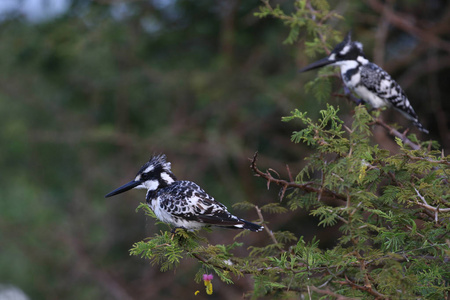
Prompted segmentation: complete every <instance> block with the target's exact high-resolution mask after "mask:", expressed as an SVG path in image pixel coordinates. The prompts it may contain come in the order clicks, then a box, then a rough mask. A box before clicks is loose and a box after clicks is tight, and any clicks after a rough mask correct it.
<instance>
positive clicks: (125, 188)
mask: <svg viewBox="0 0 450 300" xmlns="http://www.w3.org/2000/svg"><path fill="white" fill-rule="evenodd" d="M140 184H141V182H140V181H135V180H133V181H130V182H128V183H126V184H124V185H122V186H121V187H118V188H117V189H115V190H114V191H112V192H111V193H108V194H106V196H105V198H107V197H111V196H114V195H117V194H120V193H123V192H126V191H129V190H131V189H132V188H135V187H137V186H138V185H140Z"/></svg>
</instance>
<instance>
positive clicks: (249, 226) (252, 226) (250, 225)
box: [241, 219, 264, 232]
mask: <svg viewBox="0 0 450 300" xmlns="http://www.w3.org/2000/svg"><path fill="white" fill-rule="evenodd" d="M241 221H242V222H243V223H244V224H242V227H241V228H244V229H247V230H250V231H255V232H257V231H261V230H263V229H264V226H261V225H258V224H255V223H251V222H248V221H245V220H242V219H241Z"/></svg>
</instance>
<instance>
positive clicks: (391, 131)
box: [374, 118, 420, 150]
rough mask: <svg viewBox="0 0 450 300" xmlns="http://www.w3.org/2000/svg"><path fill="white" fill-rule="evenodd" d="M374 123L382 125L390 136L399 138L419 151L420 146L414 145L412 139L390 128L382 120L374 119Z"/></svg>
mask: <svg viewBox="0 0 450 300" xmlns="http://www.w3.org/2000/svg"><path fill="white" fill-rule="evenodd" d="M374 123H375V124H377V125H380V126H381V127H383V128H385V129H386V130H387V131H388V132H389V134H390V135H392V136H395V137H398V138H399V139H401V140H402V142H403V143H404V144H406V145H408V146H410V147H411V148H412V149H413V150H419V149H420V145H417V144H415V143H413V142H412V141H411V140H410V139H408V138H407V137H406V136H405V135H404V134H403V133H400V132H399V131H398V130H397V129H395V128H393V127H391V126H389V125H388V124H386V123H384V122H383V121H382V120H381V119H380V118H376V119H374Z"/></svg>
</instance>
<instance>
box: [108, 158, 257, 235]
mask: <svg viewBox="0 0 450 300" xmlns="http://www.w3.org/2000/svg"><path fill="white" fill-rule="evenodd" d="M133 188H138V189H147V196H146V200H147V204H148V206H149V207H150V208H151V209H152V210H153V212H154V213H155V215H156V217H157V218H158V219H159V220H161V221H163V222H165V223H169V224H171V225H174V226H175V227H180V228H184V229H187V230H193V229H199V228H201V227H203V226H209V225H214V226H220V227H226V228H238V229H248V230H251V231H261V230H262V229H263V228H264V227H262V226H260V225H257V224H253V223H250V222H247V221H245V220H243V219H240V218H238V217H236V216H234V215H232V214H230V213H229V212H228V210H227V208H226V207H225V205H223V204H222V203H219V202H217V201H216V200H214V198H213V197H211V196H210V195H208V194H207V193H206V192H205V191H204V190H203V189H202V188H201V187H199V186H198V185H197V184H195V183H194V182H192V181H184V180H177V179H176V178H175V175H173V173H172V171H171V169H170V162H166V156H165V155H163V154H162V155H157V156H153V157H151V158H150V160H149V161H148V162H147V163H146V164H145V165H143V166H142V168H141V169H140V170H139V172H138V173H137V175H136V177H135V178H134V180H132V181H130V182H129V183H127V184H125V185H123V186H121V187H119V188H117V189H115V190H114V191H112V192H111V193H109V194H107V195H106V196H105V197H111V196H114V195H117V194H120V193H123V192H125V191H128V190H130V189H133Z"/></svg>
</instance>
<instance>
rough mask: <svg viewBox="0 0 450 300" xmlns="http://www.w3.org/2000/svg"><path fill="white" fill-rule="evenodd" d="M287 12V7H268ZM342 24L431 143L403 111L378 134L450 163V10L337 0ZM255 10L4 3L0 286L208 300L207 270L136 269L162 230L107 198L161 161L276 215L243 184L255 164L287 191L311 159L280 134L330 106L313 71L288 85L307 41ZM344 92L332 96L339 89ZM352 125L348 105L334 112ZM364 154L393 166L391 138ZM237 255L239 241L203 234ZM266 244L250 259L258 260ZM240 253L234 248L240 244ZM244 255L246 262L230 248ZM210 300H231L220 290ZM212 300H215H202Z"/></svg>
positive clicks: (308, 223) (439, 5) (125, 199)
mask: <svg viewBox="0 0 450 300" xmlns="http://www.w3.org/2000/svg"><path fill="white" fill-rule="evenodd" d="M271 3H272V5H273V6H276V5H277V4H279V5H280V6H281V7H282V8H283V9H284V10H285V11H287V12H290V11H291V12H292V11H293V10H294V5H293V1H291V0H286V1H279V0H274V1H271ZM330 4H331V7H332V8H333V9H335V10H336V11H337V12H338V13H340V14H341V15H343V16H344V18H345V19H343V20H336V21H335V24H332V25H333V27H335V28H337V29H339V30H341V31H342V33H343V34H344V33H346V32H347V31H348V30H349V29H352V30H353V36H354V39H357V40H359V41H361V42H362V43H363V44H364V45H365V52H366V55H367V56H368V57H369V58H370V59H371V60H373V61H375V62H376V63H377V64H379V65H380V66H383V67H384V68H385V69H386V70H387V71H388V72H390V73H391V74H392V75H393V77H394V78H396V79H397V81H398V82H399V83H400V85H402V86H403V87H404V89H405V90H406V92H407V94H408V95H409V98H410V101H411V103H412V104H413V106H414V108H415V109H416V111H417V113H418V115H419V117H420V120H421V121H422V123H423V124H424V125H425V127H427V128H428V129H429V130H430V132H431V134H430V135H429V136H425V135H424V134H422V133H420V132H419V131H418V130H417V129H416V128H414V127H413V126H412V125H411V124H410V123H408V122H407V121H406V120H405V119H404V118H403V116H401V115H400V114H398V113H397V112H394V111H391V110H388V111H385V112H384V113H383V119H384V120H385V121H387V122H390V123H397V124H399V126H402V127H403V128H407V127H410V128H411V132H413V133H416V134H417V135H418V136H419V137H420V138H422V139H424V140H427V139H435V140H438V141H439V142H440V144H441V145H442V149H443V150H444V153H445V154H448V153H449V150H450V135H449V125H450V124H449V117H450V115H449V114H450V102H449V100H448V98H449V95H450V85H449V82H450V81H449V78H450V70H449V66H450V56H449V53H450V41H449V37H450V4H449V3H448V2H447V1H444V0H441V1H440V0H431V1H414V0H403V1H393V0H388V1H386V2H381V1H378V0H367V1H357V0H349V1H334V0H332V1H330ZM260 5H262V3H261V2H260V1H257V0H246V1H242V0H218V1H211V0H128V1H118V0H117V1H116V0H97V1H88V0H22V1H20V0H2V2H1V4H0V287H2V288H3V287H7V286H15V287H17V288H19V289H21V290H22V291H23V292H24V293H25V294H26V295H28V297H29V299H175V298H177V299H190V298H194V292H195V291H196V290H200V291H202V292H201V293H200V295H199V296H196V297H195V298H196V299H204V298H206V296H205V293H204V286H203V285H202V284H197V283H195V282H194V274H195V273H196V272H197V270H198V269H199V268H200V265H199V264H198V263H197V262H196V261H194V260H186V261H183V262H182V264H181V266H180V267H179V268H178V269H177V270H176V272H173V271H169V272H166V273H161V272H160V271H159V269H158V267H156V266H152V265H151V264H150V263H149V262H148V261H146V260H144V259H140V258H138V257H131V256H129V253H128V251H129V249H130V248H131V246H132V245H133V243H134V242H137V241H140V240H142V239H144V238H145V237H147V236H151V235H153V234H154V233H155V232H159V231H160V230H167V227H164V226H158V225H155V223H154V220H153V219H150V218H149V217H146V216H145V215H144V213H143V212H142V211H139V212H136V211H135V209H136V207H137V206H138V204H139V203H140V202H142V201H144V196H145V192H144V191H139V190H135V191H130V192H127V193H125V194H122V195H120V196H116V197H113V198H108V199H105V198H104V195H105V194H106V193H107V192H109V191H111V190H113V189H114V188H116V187H118V186H119V185H121V184H123V183H126V182H128V181H129V180H131V179H132V178H133V177H134V176H135V174H136V172H137V171H138V170H139V168H140V166H141V165H142V164H143V163H145V162H146V161H147V160H148V158H149V157H150V156H151V155H152V154H158V153H165V154H166V155H167V157H168V160H169V161H171V162H172V167H173V171H174V173H175V174H176V175H177V176H178V178H180V179H186V180H192V181H195V182H196V183H198V184H199V185H201V186H202V187H203V188H204V189H205V190H206V191H207V192H208V193H209V194H211V195H212V196H214V197H215V198H216V199H217V200H219V201H221V202H223V203H224V204H226V205H227V206H228V207H229V208H230V210H231V211H232V212H234V213H236V214H238V215H239V216H241V217H244V218H246V219H248V220H255V219H257V215H256V213H255V212H254V211H237V210H236V209H233V208H232V205H233V204H234V203H237V202H241V201H249V202H252V203H255V204H258V205H263V204H265V203H269V202H273V201H278V192H279V190H278V189H277V187H276V186H272V187H271V189H270V190H269V191H268V190H267V188H266V183H265V182H264V181H263V180H261V179H259V178H256V177H254V176H253V174H252V172H251V170H250V168H249V160H248V158H250V157H252V156H253V154H254V152H255V151H259V166H260V167H261V168H262V169H265V168H269V167H270V168H273V169H275V170H277V171H278V172H279V173H280V176H282V177H284V178H287V176H288V174H287V171H286V164H288V165H289V168H290V170H291V171H292V172H293V173H294V175H295V174H296V173H297V172H298V171H299V170H300V169H301V167H302V166H303V165H304V164H305V162H304V160H303V158H304V157H306V156H307V155H309V154H310V153H311V151H312V150H311V149H310V148H308V147H307V146H306V145H296V144H293V143H291V142H290V135H291V132H292V131H293V130H297V129H299V128H300V126H301V124H299V123H295V122H291V123H283V122H281V117H282V116H286V115H288V114H289V112H290V111H291V110H293V109H294V108H299V109H300V110H302V111H307V112H308V114H309V116H310V117H311V118H317V117H318V116H319V111H320V109H323V108H324V107H325V106H326V103H325V102H318V101H317V100H316V99H315V98H314V97H313V96H312V95H310V94H307V93H305V91H304V88H303V87H304V85H305V83H307V82H308V81H309V80H311V79H312V78H314V76H315V75H316V74H317V73H316V72H310V73H305V74H298V73H297V70H298V69H299V68H300V67H301V66H304V65H306V64H307V63H309V62H312V61H313V60H314V59H318V58H320V57H313V58H311V57H307V56H306V55H305V53H304V42H305V41H306V40H307V39H308V38H311V37H308V35H307V33H306V32H301V33H300V36H299V39H298V41H297V42H296V43H294V44H293V45H290V44H285V43H283V41H284V40H285V39H286V37H287V35H288V33H289V28H288V27H286V26H285V25H284V24H283V23H282V21H280V20H277V19H274V18H267V19H259V18H257V17H255V16H254V13H255V12H257V11H259V6H260ZM340 88H341V83H340V82H339V80H337V79H336V80H335V82H334V86H333V91H335V92H339V91H340ZM330 103H331V104H332V105H335V106H339V107H340V115H341V117H342V119H343V120H345V122H346V123H347V124H350V123H351V113H352V109H353V105H354V104H353V103H350V102H348V101H347V100H345V99H343V98H339V97H336V98H333V99H331V100H330ZM374 143H378V144H379V145H380V147H382V148H386V149H389V150H390V151H392V152H393V153H395V151H397V147H396V145H395V143H394V141H393V139H392V137H391V136H389V134H387V133H386V132H385V130H383V129H381V128H374ZM267 220H268V221H270V226H271V228H272V229H283V230H291V231H293V232H294V233H295V234H296V235H297V236H304V237H305V240H310V239H312V237H313V236H314V235H317V236H318V238H319V239H320V240H321V246H322V247H324V248H326V247H331V246H332V245H333V241H334V240H335V239H336V238H337V236H338V232H337V231H333V230H330V229H327V230H322V229H321V228H317V227H316V226H315V225H316V224H317V220H315V219H314V218H313V217H310V216H308V215H307V213H306V212H302V211H295V212H291V213H288V214H287V215H281V216H278V215H268V216H267ZM202 234H204V235H205V236H207V237H208V239H209V241H210V242H211V243H213V244H215V243H230V242H232V241H233V237H234V235H235V234H236V232H235V231H229V230H228V231H227V230H222V229H216V230H214V231H213V232H212V233H207V232H205V233H202ZM267 239H268V236H267V235H266V234H265V233H264V232H262V233H258V234H250V235H248V236H247V237H246V238H245V242H246V245H252V244H264V243H265V242H266V240H267ZM238 241H243V240H242V239H241V240H238ZM238 251H241V252H242V253H241V254H242V255H245V254H246V249H245V247H244V248H243V249H240V250H238ZM213 284H214V290H215V291H214V294H213V296H211V297H212V298H215V299H237V298H241V297H242V295H243V294H244V293H245V292H246V291H248V290H250V289H251V287H252V281H251V278H249V277H244V278H235V284H234V285H225V284H222V283H220V282H219V280H214V281H213ZM0 290H1V289H0ZM211 297H210V298H211ZM0 298H1V297H0Z"/></svg>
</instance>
